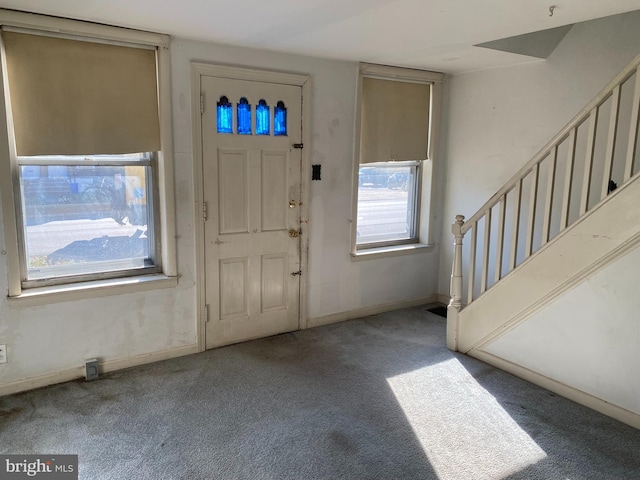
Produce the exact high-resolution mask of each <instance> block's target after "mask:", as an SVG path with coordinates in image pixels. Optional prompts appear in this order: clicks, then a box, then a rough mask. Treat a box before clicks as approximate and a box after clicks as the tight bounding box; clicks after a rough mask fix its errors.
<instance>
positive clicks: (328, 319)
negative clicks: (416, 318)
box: [306, 295, 437, 328]
mask: <svg viewBox="0 0 640 480" xmlns="http://www.w3.org/2000/svg"><path fill="white" fill-rule="evenodd" d="M436 300H437V296H436V295H429V296H426V297H421V298H414V299H412V300H400V301H398V302H391V303H384V304H381V305H373V306H371V307H363V308H357V309H355V310H349V311H347V312H340V313H333V314H331V315H324V316H322V317H315V318H309V319H308V320H307V326H306V328H314V327H321V326H323V325H330V324H332V323H338V322H344V321H346V320H353V319H354V318H362V317H369V316H371V315H377V314H379V313H385V312H390V311H392V310H399V309H401V308H408V307H417V306H418V305H426V304H428V303H435V302H436Z"/></svg>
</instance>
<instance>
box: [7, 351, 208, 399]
mask: <svg viewBox="0 0 640 480" xmlns="http://www.w3.org/2000/svg"><path fill="white" fill-rule="evenodd" d="M193 353H198V345H187V346H185V347H177V348H172V349H169V350H161V351H159V352H152V353H145V354H142V355H136V356H134V357H126V358H119V359H116V360H108V361H106V362H100V363H99V369H100V373H108V372H113V371H115V370H122V369H124V368H130V367H137V366H139V365H144V364H146V363H153V362H159V361H162V360H168V359H170V358H177V357H182V356H185V355H191V354H193ZM79 378H84V365H81V366H79V367H76V368H69V369H66V370H60V371H57V372H52V373H47V374H45V375H38V376H36V377H30V378H25V379H24V380H18V381H15V382H10V383H5V384H4V385H0V397H2V396H4V395H11V394H13V393H18V392H24V391H26V390H33V389H35V388H42V387H47V386H49V385H54V384H56V383H64V382H69V381H72V380H77V379H79Z"/></svg>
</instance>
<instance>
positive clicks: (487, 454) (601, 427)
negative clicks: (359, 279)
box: [0, 307, 640, 480]
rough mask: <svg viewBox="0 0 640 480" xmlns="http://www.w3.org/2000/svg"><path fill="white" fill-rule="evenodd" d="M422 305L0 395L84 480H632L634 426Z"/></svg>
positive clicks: (4, 430) (2, 407)
mask: <svg viewBox="0 0 640 480" xmlns="http://www.w3.org/2000/svg"><path fill="white" fill-rule="evenodd" d="M444 333H445V320H444V319H443V318H441V317H438V316H436V315H433V314H431V313H429V312H427V311H426V307H418V308H411V309H405V310H399V311H396V312H392V313H389V314H385V315H378V316H374V317H369V318H365V319H361V320H354V321H350V322H346V323H342V324H336V325H331V326H327V327H321V328H316V329H312V330H306V331H302V332H296V333H291V334H285V335H279V336H276V337H271V338H266V339H262V340H256V341H252V342H247V343H244V344H240V345H234V346H230V347H225V348H220V349H217V350H213V351H209V352H206V353H204V354H198V355H192V356H189V357H183V358H180V359H175V360H169V361H166V362H159V363H155V364H152V365H147V366H144V367H139V368H135V369H131V370H127V371H121V372H116V373H113V374H110V375H105V376H104V377H102V379H101V380H99V381H96V382H92V383H86V382H82V381H78V382H70V383H66V384H62V385H57V386H53V387H49V388H45V389H41V390H37V391H33V392H26V393H23V394H18V395H13V396H9V397H3V398H0V452H1V453H21V454H26V453H56V454H64V453H67V454H71V453H73V454H79V459H80V478H82V479H347V478H348V479H442V480H444V479H465V480H468V479H509V480H516V479H545V480H547V479H554V480H555V479H562V480H564V479H570V480H579V479H594V480H615V479H620V480H622V479H624V480H627V479H637V478H640V431H639V430H636V429H633V428H631V427H628V426H626V425H624V424H621V423H619V422H617V421H615V420H612V419H610V418H608V417H605V416H603V415H600V414H598V413H596V412H593V411H591V410H589V409H587V408H585V407H582V406H580V405H577V404H575V403H573V402H570V401H568V400H566V399H563V398H561V397H558V396H557V395H554V394H553V393H550V392H548V391H547V390H544V389H541V388H538V387H536V386H533V385H531V384H529V383H527V382H525V381H522V380H520V379H517V378H515V377H512V376H511V375H509V374H507V373H504V372H501V371H499V370H496V369H494V368H492V367H490V366H488V365H486V364H483V363H482V362H479V361H476V360H474V359H471V358H468V357H465V356H464V355H458V354H454V353H452V352H450V351H448V350H447V349H446V348H445V347H444Z"/></svg>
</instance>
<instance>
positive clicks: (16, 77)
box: [2, 29, 161, 288]
mask: <svg viewBox="0 0 640 480" xmlns="http://www.w3.org/2000/svg"><path fill="white" fill-rule="evenodd" d="M2 41H3V43H4V51H5V61H6V72H5V95H6V97H7V98H8V102H7V108H8V110H9V112H8V117H9V119H10V121H11V123H12V127H13V144H14V145H15V158H16V164H17V180H16V187H17V190H18V193H17V195H15V197H16V203H17V205H16V209H17V211H18V212H17V213H18V215H17V217H18V218H17V226H18V230H19V232H18V238H19V242H18V243H19V245H18V247H19V254H20V263H21V265H20V269H21V283H22V287H23V288H28V287H32V286H43V285H50V284H60V283H72V282H79V281H85V280H94V279H105V278H113V277H122V276H131V275H140V274H145V273H156V272H159V271H160V270H161V265H160V257H161V255H160V247H161V245H160V235H159V220H158V216H159V213H158V203H159V199H158V190H159V189H158V184H157V182H158V178H157V177H158V154H159V152H160V151H161V141H160V123H159V110H158V80H157V74H156V72H157V58H156V55H157V51H156V47H149V46H129V45H126V46H125V45H118V44H112V43H105V42H102V41H101V42H97V41H92V40H90V39H87V38H67V37H65V38H62V37H57V36H51V35H49V34H47V33H42V32H28V31H12V30H11V29H3V31H2Z"/></svg>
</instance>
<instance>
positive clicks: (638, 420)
mask: <svg viewBox="0 0 640 480" xmlns="http://www.w3.org/2000/svg"><path fill="white" fill-rule="evenodd" d="M467 355H470V356H472V357H475V358H477V359H478V360H482V361H483V362H485V363H488V364H490V365H493V366H494V367H497V368H499V369H501V370H504V371H506V372H509V373H511V374H513V375H515V376H516V377H520V378H522V379H524V380H527V381H528V382H531V383H534V384H536V385H538V386H540V387H543V388H546V389H547V390H550V391H552V392H554V393H557V394H558V395H561V396H563V397H565V398H568V399H569V400H573V401H574V402H576V403H579V404H581V405H584V406H585V407H589V408H591V409H592V410H595V411H597V412H599V413H602V414H603V415H607V416H608V417H611V418H615V419H616V420H619V421H621V422H622V423H626V424H627V425H630V426H632V427H634V428H637V429H640V414H638V413H636V412H632V411H631V410H627V409H626V408H622V407H619V406H617V405H614V404H613V403H609V402H607V401H606V400H603V399H601V398H598V397H595V396H593V395H591V394H589V393H586V392H583V391H582V390H578V389H577V388H574V387H571V386H569V385H567V384H565V383H562V382H559V381H557V380H554V379H552V378H549V377H547V376H545V375H542V374H540V373H537V372H534V371H533V370H529V369H528V368H525V367H522V366H520V365H517V364H515V363H512V362H510V361H508V360H505V359H504V358H501V357H498V356H496V355H493V354H491V353H488V352H484V351H482V350H471V351H470V352H468V353H467Z"/></svg>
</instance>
